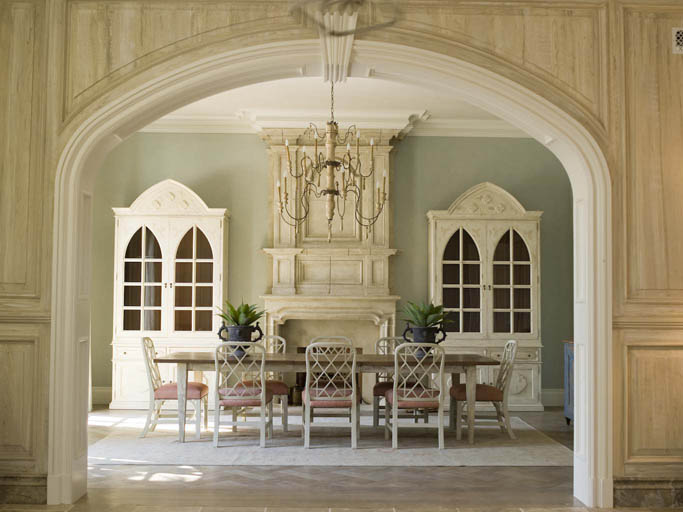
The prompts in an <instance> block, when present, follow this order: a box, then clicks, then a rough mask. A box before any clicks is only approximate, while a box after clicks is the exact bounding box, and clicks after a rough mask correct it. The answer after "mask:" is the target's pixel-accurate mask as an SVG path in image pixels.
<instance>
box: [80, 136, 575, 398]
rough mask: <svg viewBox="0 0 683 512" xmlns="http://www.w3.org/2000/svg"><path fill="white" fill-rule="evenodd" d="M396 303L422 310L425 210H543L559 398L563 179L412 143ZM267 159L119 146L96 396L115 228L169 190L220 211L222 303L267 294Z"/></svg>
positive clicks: (515, 158) (506, 159)
mask: <svg viewBox="0 0 683 512" xmlns="http://www.w3.org/2000/svg"><path fill="white" fill-rule="evenodd" d="M394 151H395V153H394V158H395V160H394V162H395V166H394V173H395V174H394V178H393V185H392V190H391V201H392V204H393V217H394V218H393V226H394V236H393V242H392V245H393V246H394V247H396V248H398V249H399V250H400V254H399V255H397V256H395V257H394V259H393V263H392V292H393V293H395V294H397V295H400V296H401V297H404V298H407V299H413V300H424V299H426V298H427V294H428V290H427V218H426V216H425V213H426V212H427V211H428V210H434V209H446V208H448V206H449V205H450V204H451V202H453V200H454V199H455V198H456V197H458V196H459V195H460V194H461V193H462V192H464V191H465V190H467V189H468V188H469V187H471V186H473V185H476V184H477V183H481V182H482V181H491V182H493V183H496V184H497V185H500V186H501V187H503V188H504V189H506V190H507V191H508V192H510V193H511V194H513V195H514V196H515V197H517V199H519V200H520V202H521V203H522V204H523V205H524V206H525V207H526V208H527V209H530V210H542V211H543V212H544V213H543V217H542V221H541V254H542V261H541V268H542V279H541V282H542V291H541V293H542V336H543V343H544V345H545V347H544V366H543V387H545V388H559V387H562V347H561V343H560V342H561V340H562V339H564V338H566V337H568V336H570V335H571V333H572V210H571V187H570V185H569V180H568V178H567V175H566V173H565V172H564V169H563V168H562V166H561V165H560V163H559V162H558V161H557V159H556V158H555V157H554V156H553V155H552V154H551V153H550V152H549V151H548V150H547V149H546V148H544V147H543V146H542V145H541V144H539V143H537V142H535V141H533V140H527V139H474V138H445V137H444V138H441V137H408V138H407V139H406V140H404V141H402V142H401V143H399V144H398V145H397V147H396V149H395V150H394ZM267 169H268V156H267V153H266V149H265V146H264V144H263V143H262V142H261V141H260V139H259V138H258V136H256V135H217V134H152V133H139V134H136V135H134V136H132V137H131V138H129V139H127V140H126V141H124V142H123V143H122V144H120V145H119V146H117V147H116V148H115V149H114V150H113V151H112V152H111V153H110V154H109V155H108V157H107V159H106V161H105V162H104V164H103V167H102V169H101V170H100V172H99V174H98V178H97V183H96V187H95V210H94V217H93V230H94V234H93V236H94V246H93V291H94V293H93V296H94V299H93V305H92V340H93V344H92V345H93V346H92V354H93V385H94V386H110V385H111V347H110V343H111V336H112V308H113V304H112V297H113V268H114V261H113V258H114V217H113V213H112V211H111V208H112V207H114V206H129V205H130V204H131V203H132V202H133V201H134V200H135V198H136V197H137V196H138V195H139V194H140V193H141V192H142V191H144V190H145V189H147V188H148V187H150V186H151V185H154V184H155V183H158V182H159V181H161V180H164V179H167V178H173V179H176V180H178V181H180V182H181V183H184V184H185V185H187V186H189V187H190V188H192V189H193V190H194V191H195V192H197V193H198V194H199V196H200V197H201V198H202V199H204V201H205V202H206V203H207V204H208V205H209V206H210V207H217V208H218V207H220V208H228V210H230V213H231V219H230V244H229V254H228V258H229V272H228V283H229V296H230V299H231V300H237V301H239V300H240V299H241V298H242V297H244V299H245V300H249V301H258V297H259V295H262V294H263V293H264V292H266V287H267V283H268V279H267V274H268V271H269V265H268V261H267V259H266V257H265V255H263V254H262V253H261V251H260V249H261V248H263V247H266V246H268V245H269V242H268V240H269V233H268V230H269V226H270V219H269V205H268V198H267V190H268V176H267Z"/></svg>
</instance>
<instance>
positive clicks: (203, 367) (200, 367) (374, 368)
mask: <svg viewBox="0 0 683 512" xmlns="http://www.w3.org/2000/svg"><path fill="white" fill-rule="evenodd" d="M164 363H166V364H177V363H172V362H171V361H168V362H166V361H164ZM186 365H187V369H188V371H204V372H209V371H215V369H216V367H215V365H214V363H200V362H188V363H186ZM469 366H476V365H461V364H458V365H449V364H447V365H445V366H444V373H466V372H467V368H468V367H469ZM393 369H394V365H393V364H391V365H381V364H371V363H361V364H358V363H356V372H358V373H378V372H386V371H387V370H393ZM265 371H267V372H285V373H286V372H305V371H306V365H305V364H291V363H287V364H284V363H283V364H278V363H269V364H266V366H265Z"/></svg>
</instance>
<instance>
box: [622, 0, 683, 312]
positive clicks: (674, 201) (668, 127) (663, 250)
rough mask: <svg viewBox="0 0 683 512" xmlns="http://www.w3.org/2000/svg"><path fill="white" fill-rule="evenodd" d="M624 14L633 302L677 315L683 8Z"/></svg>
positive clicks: (680, 294)
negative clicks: (677, 41) (678, 49)
mask: <svg viewBox="0 0 683 512" xmlns="http://www.w3.org/2000/svg"><path fill="white" fill-rule="evenodd" d="M623 16H624V36H623V48H624V59H625V66H624V84H625V95H626V110H625V112H624V119H625V124H624V126H625V137H626V142H625V157H626V166H625V173H626V176H625V182H624V187H625V197H624V200H625V204H626V205H628V206H627V207H625V210H624V211H625V212H628V213H627V214H628V217H629V219H628V220H629V222H628V223H627V224H626V226H627V233H626V241H625V243H626V249H627V250H626V256H627V261H626V266H625V269H624V270H625V272H626V277H627V280H626V285H627V289H626V290H625V293H626V301H627V303H630V304H631V305H640V307H641V308H642V307H646V306H647V305H650V306H664V311H662V308H661V307H660V308H655V309H654V310H653V311H654V312H658V313H665V314H669V313H670V312H671V308H669V307H668V306H670V305H672V304H683V260H682V259H681V257H680V255H681V253H682V252H683V223H681V222H678V221H676V220H675V219H680V218H681V217H683V202H681V200H680V198H681V196H682V195H683V173H681V161H683V144H681V126H683V87H682V86H681V84H682V83H683V56H682V55H675V54H673V52H672V49H671V31H672V28H673V27H677V26H683V8H678V9H663V8H657V7H654V6H653V7H648V8H635V7H634V8H628V9H625V10H624V11H623ZM637 308H638V306H636V309H635V311H638V309H637ZM657 310H659V311H657ZM640 311H643V310H642V309H640ZM676 315H677V316H679V317H680V316H681V313H680V312H677V313H676Z"/></svg>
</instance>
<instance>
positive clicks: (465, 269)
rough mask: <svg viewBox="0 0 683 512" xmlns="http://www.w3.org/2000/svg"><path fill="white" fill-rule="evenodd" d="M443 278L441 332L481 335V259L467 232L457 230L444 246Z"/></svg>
mask: <svg viewBox="0 0 683 512" xmlns="http://www.w3.org/2000/svg"><path fill="white" fill-rule="evenodd" d="M442 275H443V279H442V285H441V286H442V289H441V299H442V302H443V306H444V311H445V312H446V322H445V325H444V329H445V330H446V331H447V332H452V333H479V332H481V328H482V325H481V304H482V300H481V292H482V284H481V257H480V253H479V248H478V247H477V244H476V243H475V241H474V240H473V239H472V236H471V235H470V234H469V233H468V232H467V230H465V229H462V228H461V229H458V230H457V231H456V232H455V233H454V234H453V235H452V236H451V238H450V240H449V241H448V244H446V248H445V249H444V253H443V260H442Z"/></svg>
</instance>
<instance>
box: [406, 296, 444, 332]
mask: <svg viewBox="0 0 683 512" xmlns="http://www.w3.org/2000/svg"><path fill="white" fill-rule="evenodd" d="M403 314H404V315H406V318H405V320H406V321H407V322H409V323H411V324H413V325H414V326H415V327H436V326H437V325H439V324H443V323H444V321H445V314H444V311H443V306H436V305H435V304H432V303H430V302H427V303H419V304H415V303H414V302H410V301H408V303H407V304H406V305H405V306H404V307H403Z"/></svg>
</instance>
